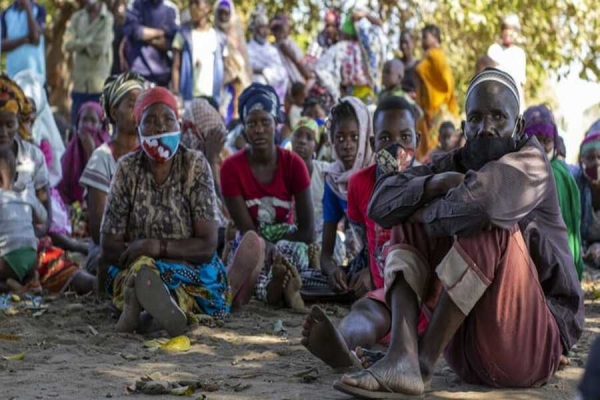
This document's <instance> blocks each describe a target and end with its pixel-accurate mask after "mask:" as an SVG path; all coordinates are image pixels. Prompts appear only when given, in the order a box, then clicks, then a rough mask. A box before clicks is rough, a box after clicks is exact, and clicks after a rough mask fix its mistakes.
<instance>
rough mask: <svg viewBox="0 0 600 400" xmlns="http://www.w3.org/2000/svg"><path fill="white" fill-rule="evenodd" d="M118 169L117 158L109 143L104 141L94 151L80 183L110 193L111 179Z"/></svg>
mask: <svg viewBox="0 0 600 400" xmlns="http://www.w3.org/2000/svg"><path fill="white" fill-rule="evenodd" d="M116 170H117V160H115V156H114V155H113V152H112V148H111V146H110V144H109V143H104V144H102V145H101V146H100V147H98V148H97V149H96V150H94V152H93V153H92V156H91V157H90V160H89V161H88V163H87V165H86V166H85V169H84V170H83V173H82V174H81V178H80V179H79V183H80V184H81V186H83V187H85V188H86V190H87V189H88V188H94V189H98V190H100V191H101V192H104V193H108V192H109V190H110V181H111V180H112V178H113V176H114V175H115V171H116Z"/></svg>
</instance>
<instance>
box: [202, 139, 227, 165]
mask: <svg viewBox="0 0 600 400" xmlns="http://www.w3.org/2000/svg"><path fill="white" fill-rule="evenodd" d="M203 146H204V155H205V156H206V159H207V160H208V163H209V164H210V165H211V166H214V165H217V164H218V163H219V157H220V154H221V151H222V150H223V147H224V146H225V136H223V135H222V134H221V133H218V132H208V135H206V136H205V137H204V142H203Z"/></svg>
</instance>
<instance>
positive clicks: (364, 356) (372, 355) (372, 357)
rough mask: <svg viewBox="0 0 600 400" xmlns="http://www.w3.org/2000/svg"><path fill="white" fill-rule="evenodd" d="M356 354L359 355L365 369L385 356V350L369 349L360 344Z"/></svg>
mask: <svg viewBox="0 0 600 400" xmlns="http://www.w3.org/2000/svg"><path fill="white" fill-rule="evenodd" d="M354 354H356V357H358V359H359V360H360V364H361V365H362V367H363V368H364V369H367V368H370V367H371V366H372V365H373V364H375V363H376V362H377V361H379V360H381V359H382V358H383V357H385V352H383V351H376V350H367V349H363V348H362V347H360V346H359V347H357V348H356V350H354Z"/></svg>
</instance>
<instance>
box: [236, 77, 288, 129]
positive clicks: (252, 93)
mask: <svg viewBox="0 0 600 400" xmlns="http://www.w3.org/2000/svg"><path fill="white" fill-rule="evenodd" d="M238 108H239V110H238V112H239V114H240V118H241V119H242V122H244V121H245V119H246V117H247V116H248V114H250V112H252V111H254V110H263V111H266V112H267V113H269V114H271V115H272V116H273V118H275V122H280V121H281V105H280V103H279V97H278V96H277V93H276V92H275V89H273V87H271V86H269V85H263V84H261V83H253V84H252V85H250V86H248V88H246V90H244V91H243V92H242V95H241V96H240V100H239V104H238Z"/></svg>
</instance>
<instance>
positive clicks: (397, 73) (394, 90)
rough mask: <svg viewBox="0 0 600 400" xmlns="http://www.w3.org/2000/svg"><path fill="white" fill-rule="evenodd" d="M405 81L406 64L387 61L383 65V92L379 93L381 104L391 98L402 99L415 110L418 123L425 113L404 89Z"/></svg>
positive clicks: (395, 60) (397, 61)
mask: <svg viewBox="0 0 600 400" xmlns="http://www.w3.org/2000/svg"><path fill="white" fill-rule="evenodd" d="M403 80H404V64H403V63H402V61H400V60H397V59H394V60H390V61H387V62H386V63H385V64H384V65H383V72H382V74H381V86H382V87H383V90H382V91H381V93H379V102H381V101H382V100H383V99H385V98H386V97H390V96H396V97H402V98H404V99H406V101H408V102H409V103H410V105H411V106H412V107H413V108H414V109H415V116H416V118H417V121H418V120H419V119H420V118H421V117H422V116H423V111H422V110H421V108H420V107H419V106H418V105H417V104H416V103H415V101H414V100H413V98H412V97H411V96H409V94H408V93H406V92H405V91H404V90H403V89H402V81H403Z"/></svg>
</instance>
